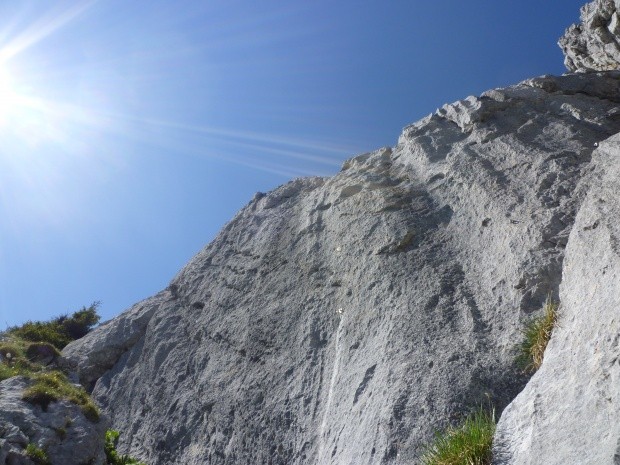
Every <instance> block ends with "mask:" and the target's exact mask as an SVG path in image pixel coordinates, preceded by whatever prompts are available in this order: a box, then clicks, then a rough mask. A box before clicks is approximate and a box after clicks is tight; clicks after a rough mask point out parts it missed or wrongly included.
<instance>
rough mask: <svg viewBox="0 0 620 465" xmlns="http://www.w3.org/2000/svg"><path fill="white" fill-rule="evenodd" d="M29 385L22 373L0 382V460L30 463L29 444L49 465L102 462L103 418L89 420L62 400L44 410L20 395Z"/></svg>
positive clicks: (18, 464)
mask: <svg viewBox="0 0 620 465" xmlns="http://www.w3.org/2000/svg"><path fill="white" fill-rule="evenodd" d="M29 384H30V381H28V380H27V379H26V378H24V377H22V376H17V377H13V378H9V379H6V380H4V381H0V463H1V464H6V465H34V463H35V462H33V461H32V460H31V459H30V458H29V457H28V455H27V453H26V448H27V447H28V445H29V444H32V445H33V446H35V447H37V448H38V449H40V450H42V451H44V452H45V453H46V455H47V457H48V459H49V460H50V462H51V464H52V465H61V464H62V465H84V464H86V463H88V464H91V465H105V464H106V459H105V453H104V450H103V444H104V438H105V431H106V429H107V427H108V425H109V424H108V422H107V420H106V419H105V418H101V419H100V420H99V421H98V422H96V423H93V422H92V421H90V420H88V419H87V418H86V417H85V416H84V414H83V413H82V411H81V409H80V407H78V406H77V405H75V404H72V403H71V402H69V401H65V400H62V401H58V402H52V403H50V404H49V405H48V406H47V408H46V409H45V410H43V409H42V408H41V407H40V406H38V405H32V404H30V403H28V402H25V401H23V400H22V395H23V393H24V390H25V389H26V388H27V387H28V386H29ZM31 447H32V446H31Z"/></svg>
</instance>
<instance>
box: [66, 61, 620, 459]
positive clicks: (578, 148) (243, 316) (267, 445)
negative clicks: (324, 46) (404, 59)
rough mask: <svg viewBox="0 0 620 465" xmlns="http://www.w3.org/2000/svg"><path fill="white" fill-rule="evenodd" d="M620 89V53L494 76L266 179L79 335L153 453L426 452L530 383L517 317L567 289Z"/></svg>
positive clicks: (133, 430) (89, 360)
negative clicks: (527, 76) (523, 371)
mask: <svg viewBox="0 0 620 465" xmlns="http://www.w3.org/2000/svg"><path fill="white" fill-rule="evenodd" d="M619 90H620V73H614V72H610V73H599V74H587V75H586V74H583V75H567V76H563V77H550V76H545V77H542V78H537V79H532V80H528V81H525V82H523V83H521V84H519V85H516V86H512V87H508V88H505V89H496V90H493V91H489V92H486V93H485V94H483V95H482V96H481V97H469V98H467V99H465V100H462V101H459V102H456V103H454V104H452V105H446V106H444V107H443V108H442V109H440V110H439V111H438V112H437V113H435V114H433V115H431V116H429V117H427V118H425V119H423V120H421V121H420V122H418V123H416V124H414V125H412V126H409V127H407V128H405V130H404V131H403V134H402V135H401V137H400V139H399V141H398V144H397V145H396V146H395V147H393V148H384V149H381V150H378V151H375V152H372V153H368V154H364V155H361V156H358V157H355V158H353V159H351V160H349V161H347V162H346V163H345V165H344V166H343V169H342V171H341V172H340V173H339V174H337V175H336V176H334V177H331V178H308V179H298V180H295V181H292V182H290V183H288V184H285V185H284V186H282V187H280V188H278V189H276V190H275V191H273V192H270V193H268V194H265V195H263V194H260V195H257V196H255V198H254V199H253V200H252V201H251V202H250V204H249V205H247V206H246V207H245V208H244V209H242V210H241V211H240V212H239V213H238V214H237V216H236V217H235V218H234V219H233V220H232V221H231V222H230V223H229V224H228V225H227V226H226V227H225V228H224V229H223V230H222V231H221V233H220V234H219V235H218V237H217V238H216V239H215V240H214V241H213V242H212V243H211V244H209V245H208V246H207V247H206V248H205V249H204V250H203V251H201V252H200V253H199V254H198V255H197V256H196V257H194V258H193V259H192V260H191V262H190V263H189V264H188V265H187V266H186V267H185V268H184V269H183V270H182V271H181V272H180V273H179V274H178V275H177V276H176V277H175V278H174V280H173V281H172V283H171V285H170V287H169V288H168V289H167V290H165V291H162V292H161V293H160V294H158V295H157V296H155V297H154V298H152V299H149V300H146V301H144V302H142V303H140V304H138V305H136V306H135V307H134V308H133V309H131V310H130V311H129V312H127V313H124V314H122V315H121V316H119V317H118V318H116V319H115V320H113V321H112V322H111V323H109V324H107V325H103V326H101V327H100V328H98V329H96V330H95V331H93V332H92V333H90V334H89V335H87V336H86V337H84V338H83V339H81V340H80V341H77V342H74V343H72V344H70V345H69V346H68V347H67V348H66V349H65V351H64V356H65V357H66V359H67V361H68V363H69V364H73V366H74V367H76V369H77V370H78V371H79V372H80V376H81V379H82V381H83V382H84V383H85V384H86V385H90V386H94V391H93V394H94V396H95V398H96V400H97V401H98V403H99V404H100V405H101V406H102V407H103V409H104V411H105V412H107V413H108V414H109V415H111V417H112V421H113V424H114V426H115V427H116V428H118V429H119V430H121V431H123V436H122V439H121V441H122V442H121V445H120V449H121V450H122V451H125V452H131V453H132V454H133V455H136V456H139V457H141V458H143V459H145V460H147V462H148V463H150V464H189V465H194V464H195V465H198V464H205V463H209V464H212V465H224V464H226V465H228V464H231V465H232V464H250V463H251V464H257V465H258V464H282V465H284V464H286V465H292V464H299V465H301V464H321V465H327V464H338V465H343V464H351V465H363V464H397V463H412V461H414V460H416V458H417V457H418V456H419V454H420V451H421V447H422V444H424V443H426V442H427V441H428V440H429V439H430V438H431V437H432V436H433V433H434V431H435V430H436V429H438V428H440V427H442V426H445V425H446V424H447V423H448V422H450V421H453V420H455V419H456V418H458V417H459V416H461V415H462V414H463V413H465V412H467V411H468V410H469V409H471V408H472V407H475V406H477V405H479V404H480V403H485V402H487V399H490V402H493V403H495V404H496V405H497V406H498V408H499V409H500V410H501V408H502V407H503V406H505V405H507V404H508V403H509V402H510V401H511V400H512V399H513V398H514V397H515V396H516V394H517V393H518V392H519V391H520V390H521V389H522V387H523V385H524V383H525V380H524V379H523V378H522V377H521V376H520V374H519V372H518V371H517V370H516V369H515V368H514V364H513V360H514V347H515V345H516V344H518V342H519V341H520V337H521V335H520V329H521V327H522V322H523V320H524V319H525V318H527V317H528V316H529V315H530V314H531V313H532V312H534V311H536V310H537V309H539V308H540V306H541V304H542V302H543V301H544V299H545V297H546V295H547V293H549V292H551V293H553V294H555V295H556V296H557V292H558V287H559V285H560V281H561V270H562V263H563V260H564V256H565V247H566V243H567V240H568V237H569V234H570V233H571V230H572V228H573V224H574V218H575V214H576V212H577V210H578V209H579V207H580V205H581V203H582V201H583V198H584V196H585V194H586V187H587V186H586V184H584V183H580V180H581V179H582V178H583V177H584V175H586V174H587V173H589V171H590V170H591V166H592V162H591V158H592V152H593V150H595V148H596V145H597V144H598V143H599V142H600V141H602V140H605V139H607V138H608V137H610V136H611V135H612V134H614V133H617V132H618V131H620V114H619V112H618V103H619V99H620V92H619ZM593 221H594V220H593ZM580 224H581V223H580ZM601 231H604V228H602V229H601ZM584 234H585V232H584ZM565 299H566V300H570V297H569V296H565ZM108 348H110V350H108Z"/></svg>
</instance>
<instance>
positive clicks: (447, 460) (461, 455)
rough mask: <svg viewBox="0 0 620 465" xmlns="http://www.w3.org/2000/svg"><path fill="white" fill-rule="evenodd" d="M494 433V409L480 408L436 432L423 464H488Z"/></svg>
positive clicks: (424, 456)
mask: <svg viewBox="0 0 620 465" xmlns="http://www.w3.org/2000/svg"><path fill="white" fill-rule="evenodd" d="M494 433H495V413H494V412H493V411H491V413H489V412H487V411H485V410H483V409H482V408H480V409H479V410H477V411H476V412H474V413H473V414H471V415H470V416H468V417H467V418H466V419H465V421H463V423H462V424H460V425H459V426H456V427H450V428H448V429H447V430H446V431H445V432H443V433H438V434H437V435H436V436H435V441H434V442H433V443H432V444H431V445H430V446H429V447H427V448H426V451H425V453H424V455H423V457H422V464H423V465H489V464H490V463H491V445H492V443H493V434H494Z"/></svg>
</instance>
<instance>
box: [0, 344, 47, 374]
mask: <svg viewBox="0 0 620 465" xmlns="http://www.w3.org/2000/svg"><path fill="white" fill-rule="evenodd" d="M27 350H28V344H27V343H26V342H25V341H20V340H18V339H7V340H4V341H1V342H0V360H1V363H0V381H2V380H5V379H7V378H12V377H13V376H19V375H23V376H28V377H30V376H31V375H32V374H34V373H35V372H36V371H38V370H40V369H41V367H40V366H37V365H36V364H34V363H32V362H30V360H29V359H28V357H27V356H26V351H27Z"/></svg>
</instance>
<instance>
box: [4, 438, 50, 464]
mask: <svg viewBox="0 0 620 465" xmlns="http://www.w3.org/2000/svg"><path fill="white" fill-rule="evenodd" d="M26 455H27V456H28V458H29V459H30V460H32V461H33V462H34V463H36V464H37V465H51V462H50V459H49V458H48V457H47V453H46V452H45V451H44V450H43V449H41V448H39V447H37V445H36V444H34V443H32V442H31V443H30V444H28V445H27V446H26ZM7 463H8V462H7Z"/></svg>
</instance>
